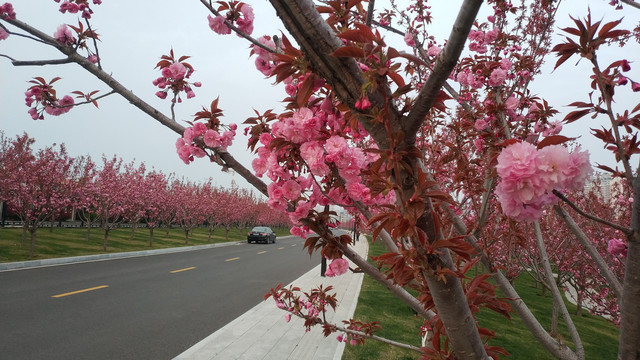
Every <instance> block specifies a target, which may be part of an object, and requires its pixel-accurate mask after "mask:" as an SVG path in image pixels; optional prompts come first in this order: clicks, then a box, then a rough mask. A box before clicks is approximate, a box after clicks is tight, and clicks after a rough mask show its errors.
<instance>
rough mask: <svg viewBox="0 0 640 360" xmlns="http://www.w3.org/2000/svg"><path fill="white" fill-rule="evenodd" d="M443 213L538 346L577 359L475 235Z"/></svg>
mask: <svg viewBox="0 0 640 360" xmlns="http://www.w3.org/2000/svg"><path fill="white" fill-rule="evenodd" d="M444 211H445V212H446V214H447V215H448V217H449V220H451V222H452V223H453V226H454V227H455V228H456V231H457V232H458V234H460V235H466V237H465V239H466V241H467V242H468V243H469V244H470V245H471V246H473V247H474V248H475V249H476V251H477V252H478V254H480V258H481V264H482V265H483V266H484V267H485V269H487V271H489V272H491V273H492V274H493V275H492V276H491V278H492V279H493V280H494V281H495V282H496V284H497V285H498V287H499V288H500V291H502V294H503V295H504V297H505V298H506V299H508V301H509V303H510V304H511V307H512V308H513V310H515V312H516V313H517V314H518V316H519V317H520V319H522V322H523V323H524V324H525V326H526V327H527V328H528V329H529V331H530V332H531V334H532V335H533V336H534V337H535V338H536V340H538V342H539V343H540V345H542V346H543V347H544V348H545V349H547V351H548V352H549V353H551V354H552V355H553V356H555V357H556V358H558V359H566V360H574V359H578V357H577V356H576V354H575V353H574V352H573V351H572V350H571V349H570V348H569V347H568V346H566V345H565V344H563V343H560V342H558V341H557V340H556V339H554V338H553V337H551V336H550V335H549V333H548V332H547V331H546V330H545V329H544V328H543V327H542V325H540V322H539V321H538V319H536V317H535V315H533V313H532V312H531V309H529V308H528V307H527V305H526V304H525V303H524V301H522V299H521V298H520V295H518V292H517V291H516V289H515V288H514V287H513V284H511V282H510V281H509V279H507V277H506V276H505V275H504V273H503V272H502V271H500V270H498V269H495V268H494V267H493V266H492V264H491V261H490V260H489V258H488V257H487V254H486V253H485V252H484V250H483V249H482V247H480V246H479V245H478V239H477V238H476V236H475V235H470V234H469V232H468V230H467V226H466V225H465V224H464V222H463V221H462V219H460V217H459V216H458V215H456V213H455V212H454V210H453V209H450V208H448V207H444Z"/></svg>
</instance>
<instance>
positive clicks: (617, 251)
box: [607, 239, 627, 257]
mask: <svg viewBox="0 0 640 360" xmlns="http://www.w3.org/2000/svg"><path fill="white" fill-rule="evenodd" d="M607 252H608V253H609V254H611V255H622V256H623V257H625V256H627V244H625V243H624V241H622V240H620V239H610V240H609V241H608V242H607Z"/></svg>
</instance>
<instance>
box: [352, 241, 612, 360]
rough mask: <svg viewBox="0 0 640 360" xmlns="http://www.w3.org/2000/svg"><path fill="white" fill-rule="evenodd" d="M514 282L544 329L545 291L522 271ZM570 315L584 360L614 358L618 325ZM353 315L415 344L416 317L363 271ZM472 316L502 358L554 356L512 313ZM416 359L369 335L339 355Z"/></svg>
mask: <svg viewBox="0 0 640 360" xmlns="http://www.w3.org/2000/svg"><path fill="white" fill-rule="evenodd" d="M383 250H384V249H383V247H382V245H380V244H378V243H376V244H374V245H372V246H371V247H370V249H369V254H370V255H373V256H377V255H380V254H381V253H383ZM515 287H516V290H517V291H518V293H519V294H520V296H521V297H522V299H523V300H524V302H525V303H526V304H527V305H529V307H530V308H531V310H532V312H533V313H534V314H535V315H536V317H537V318H538V319H539V321H540V322H541V323H542V325H543V326H544V327H545V328H547V329H548V328H549V326H550V324H551V295H549V294H548V292H547V294H548V295H546V296H542V295H541V290H540V289H537V288H536V286H535V282H534V281H533V280H532V279H531V278H530V277H529V276H527V275H526V274H525V275H522V276H520V277H519V278H518V279H516V281H515ZM568 309H569V311H570V312H571V313H572V314H575V306H574V305H572V304H569V303H568ZM572 317H573V320H574V322H575V324H576V327H577V328H578V331H579V332H580V335H581V338H582V342H583V344H584V347H585V352H586V358H587V359H593V360H596V359H598V360H600V359H616V357H617V344H618V329H617V328H616V327H615V326H614V325H612V324H611V323H610V322H608V321H607V320H605V319H602V318H600V317H596V316H591V315H589V314H586V312H583V315H582V316H576V315H572ZM354 318H355V319H356V320H365V321H379V322H380V325H381V326H382V330H381V331H379V332H377V333H376V334H377V335H380V336H383V337H386V338H389V339H392V340H395V341H400V342H404V343H408V344H411V345H415V346H420V345H421V344H420V338H419V335H418V334H419V330H418V329H419V328H420V326H421V325H422V320H420V318H418V317H417V316H415V315H414V313H413V312H412V310H411V309H410V308H409V307H408V306H407V305H405V304H404V303H402V302H401V301H400V300H398V299H397V298H395V296H393V295H392V294H391V293H390V292H389V291H387V290H386V288H384V287H383V286H382V285H380V284H378V283H377V282H376V281H374V280H372V279H371V278H369V277H368V276H365V277H364V281H363V283H362V290H361V292H360V297H359V298H358V305H357V308H356V312H355V315H354ZM478 321H479V323H480V325H481V326H483V327H485V328H489V329H490V330H493V331H495V333H496V338H494V339H493V340H492V341H491V345H494V346H501V347H503V348H505V349H506V350H507V351H508V352H509V354H510V356H509V357H506V358H507V359H518V360H525V359H526V360H528V359H537V360H538V359H543V360H546V359H554V357H552V356H551V355H549V354H548V353H547V352H546V351H545V350H544V349H543V348H542V346H540V345H539V344H538V343H537V342H536V340H535V339H534V338H533V336H532V335H531V334H530V333H529V332H528V330H527V329H526V328H525V327H524V325H523V323H522V321H521V320H520V319H519V318H518V317H517V315H516V314H512V320H508V319H506V318H505V317H503V316H501V315H498V314H497V313H494V312H492V311H490V310H483V311H482V312H481V313H480V314H479V315H478ZM560 324H561V325H560V332H561V335H560V336H561V337H562V339H563V341H564V342H565V343H567V344H568V345H569V346H570V347H573V344H572V342H571V338H570V337H569V334H568V332H567V330H566V326H565V325H564V322H563V321H562V319H560ZM417 358H419V355H418V354H417V353H415V352H412V351H409V350H404V349H398V348H395V347H392V346H390V345H386V344H383V343H381V342H378V341H375V340H367V341H366V342H365V345H363V346H350V345H347V346H346V348H345V352H344V355H343V356H342V359H344V360H360V359H401V360H405V359H417Z"/></svg>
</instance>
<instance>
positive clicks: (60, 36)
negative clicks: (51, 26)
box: [53, 24, 76, 45]
mask: <svg viewBox="0 0 640 360" xmlns="http://www.w3.org/2000/svg"><path fill="white" fill-rule="evenodd" d="M53 37H54V38H55V39H56V40H58V41H60V42H61V43H63V44H65V45H73V44H75V43H76V38H74V37H73V32H72V31H71V29H69V27H67V25H65V24H62V25H60V26H58V29H57V30H56V32H54V33H53Z"/></svg>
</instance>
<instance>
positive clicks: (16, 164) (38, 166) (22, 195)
mask: <svg viewBox="0 0 640 360" xmlns="http://www.w3.org/2000/svg"><path fill="white" fill-rule="evenodd" d="M33 143H34V140H33V139H31V138H29V137H28V136H27V135H26V134H25V135H23V136H21V137H18V138H17V139H16V140H15V141H13V143H12V147H11V148H9V149H8V150H7V152H6V153H5V154H4V155H3V161H2V163H3V169H2V173H3V176H2V180H1V182H2V188H3V190H2V192H3V194H4V195H3V196H2V198H6V199H7V203H8V204H9V207H10V208H11V209H12V211H14V212H15V213H16V214H18V216H19V217H20V220H21V221H22V223H23V227H22V229H23V233H22V238H23V243H24V240H25V238H26V234H27V232H28V233H29V237H30V245H29V256H31V257H33V256H34V255H35V244H36V233H37V231H38V229H39V228H40V227H41V226H42V224H43V223H44V222H45V221H46V220H47V219H49V218H50V217H51V216H53V215H54V214H55V213H56V212H58V211H59V210H60V209H61V208H64V207H66V206H68V205H69V204H70V197H71V193H72V190H73V186H74V183H73V179H72V176H71V175H72V171H73V163H74V160H73V159H72V158H71V157H69V156H68V155H67V152H66V149H65V147H64V145H60V146H59V147H58V148H57V149H56V148H55V147H53V146H50V147H45V148H44V149H42V150H39V151H38V152H37V153H35V154H33V152H32V150H31V146H32V144H33Z"/></svg>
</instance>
